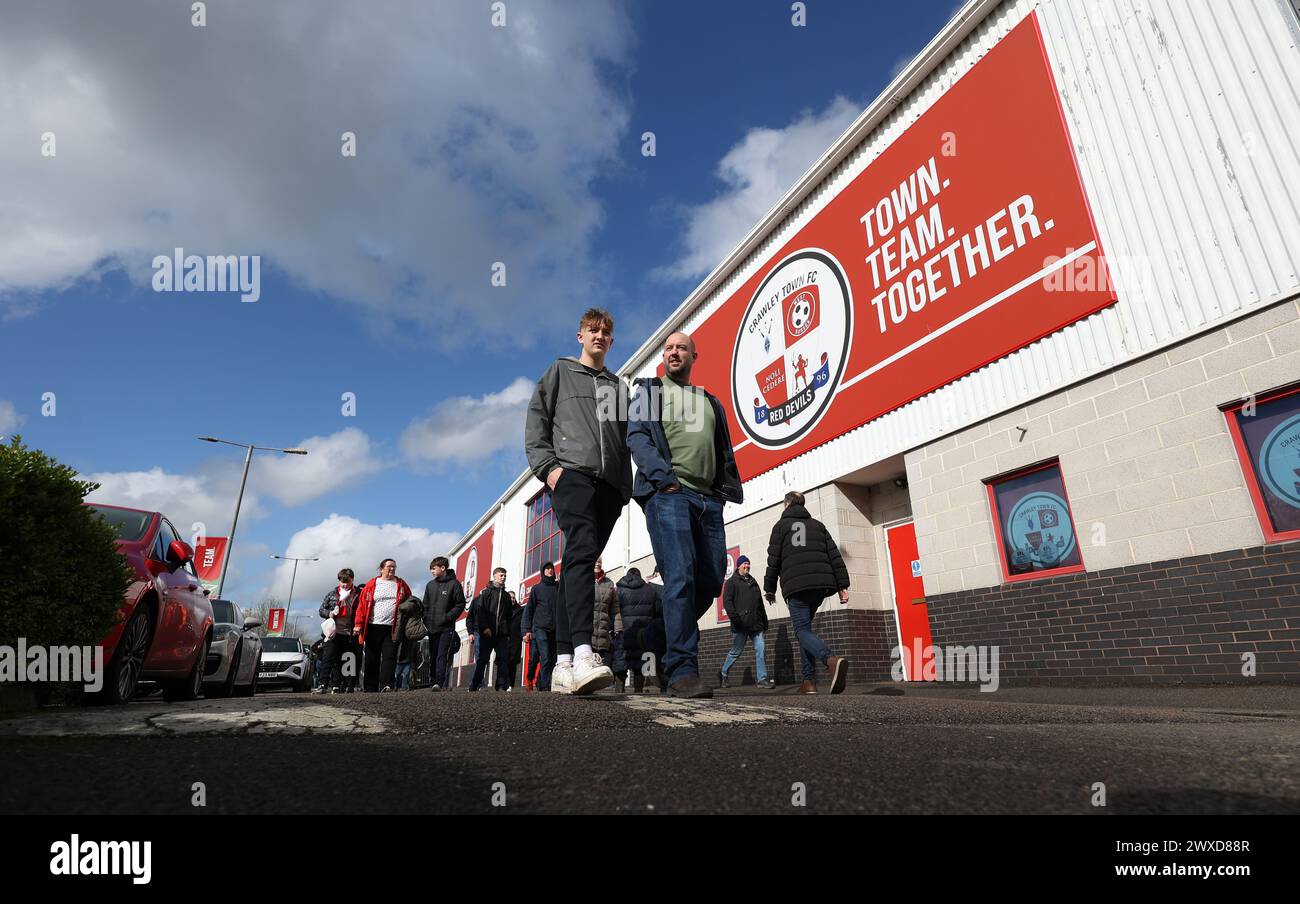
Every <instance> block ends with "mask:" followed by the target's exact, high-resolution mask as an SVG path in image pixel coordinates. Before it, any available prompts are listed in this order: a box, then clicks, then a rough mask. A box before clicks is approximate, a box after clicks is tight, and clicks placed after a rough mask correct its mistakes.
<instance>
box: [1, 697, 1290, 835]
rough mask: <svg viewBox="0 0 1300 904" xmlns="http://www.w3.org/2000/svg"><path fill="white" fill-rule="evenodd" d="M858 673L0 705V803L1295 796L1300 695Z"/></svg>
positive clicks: (980, 806) (1086, 802)
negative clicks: (573, 689) (845, 680)
mask: <svg viewBox="0 0 1300 904" xmlns="http://www.w3.org/2000/svg"><path fill="white" fill-rule="evenodd" d="M788 690H789V689H787V691H788ZM851 690H854V691H856V692H855V693H850V694H845V695H843V696H837V697H831V696H828V695H823V696H817V697H799V696H795V695H793V694H791V693H788V692H786V693H781V692H777V693H772V692H761V691H758V690H757V689H752V688H751V689H740V690H736V691H730V692H724V694H722V695H719V696H718V697H716V698H715V699H714V700H711V701H675V700H669V699H666V698H661V697H659V696H658V695H646V696H641V697H633V696H631V695H625V696H621V697H620V696H614V695H612V694H610V693H609V692H603V693H602V694H600V695H597V696H594V697H588V698H572V697H564V696H560V695H555V694H526V693H519V692H512V693H510V694H505V693H496V692H480V693H478V694H469V693H467V692H465V691H452V692H439V693H434V692H431V691H426V690H421V691H413V692H410V693H389V694H366V695H361V694H351V695H346V696H329V695H323V696H309V695H305V694H291V693H272V694H264V695H259V696H258V697H257V698H255V699H253V700H237V701H236V700H200V701H197V702H195V703H190V704H168V703H164V702H162V701H161V700H157V699H156V698H150V699H146V700H143V701H139V702H136V703H133V704H131V705H130V706H126V707H119V708H116V709H105V708H85V709H81V708H77V709H61V710H45V711H42V712H40V713H36V714H29V715H22V716H17V717H8V718H4V719H0V749H3V750H4V769H3V770H0V773H2V774H0V812H4V813H10V814H13V813H54V814H73V813H76V814H81V813H192V812H195V811H196V809H197V808H196V807H195V806H194V805H193V798H194V796H195V790H194V783H196V782H202V783H203V786H204V793H205V796H206V807H205V811H206V812H218V813H256V814H264V813H266V814H269V813H286V814H289V813H306V814H325V813H338V812H348V811H349V805H348V803H347V801H349V800H350V801H351V802H352V803H351V805H350V808H351V811H352V812H383V813H423V814H429V815H436V814H454V813H479V812H482V813H487V812H503V811H504V812H507V813H556V812H563V813H794V814H800V813H945V814H946V813H977V814H987V813H1079V814H1128V813H1165V814H1170V813H1179V814H1182V813H1188V814H1202V813H1300V768H1297V765H1298V762H1297V757H1298V754H1297V751H1300V688H1290V687H1285V688H1278V687H1272V688H1270V687H1258V688H1210V689H1115V690H1110V691H1105V690H1098V691H1093V690H1077V691H1072V690H1053V689H1039V688H1026V689H1020V690H1015V689H1010V688H1004V689H1003V690H1001V691H999V692H997V693H993V694H982V693H979V692H977V691H974V690H969V691H962V690H954V689H947V688H926V689H920V690H914V689H909V690H908V691H907V692H906V693H905V694H903V695H901V696H900V695H888V694H887V693H886V692H888V691H893V690H894V689H893V688H875V687H866V688H856V689H851ZM1096 782H1103V783H1104V784H1105V794H1106V805H1105V806H1104V807H1098V806H1094V805H1093V800H1094V798H1095V796H1096V792H1095V790H1094V783H1096ZM800 800H802V804H803V805H802V806H800V805H798V803H799V802H800ZM376 802H379V803H378V804H377V803H376ZM494 802H495V803H496V804H501V803H504V806H494Z"/></svg>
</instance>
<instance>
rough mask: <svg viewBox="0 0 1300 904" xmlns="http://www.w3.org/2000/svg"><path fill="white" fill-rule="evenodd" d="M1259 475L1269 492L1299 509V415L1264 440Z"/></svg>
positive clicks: (1260, 455)
mask: <svg viewBox="0 0 1300 904" xmlns="http://www.w3.org/2000/svg"><path fill="white" fill-rule="evenodd" d="M1259 473H1260V476H1261V477H1262V478H1263V479H1264V484H1265V486H1267V487H1268V489H1269V492H1271V493H1272V494H1273V495H1274V496H1276V497H1277V498H1279V499H1281V500H1282V501H1283V502H1286V503H1287V504H1288V505H1290V506H1291V507H1292V508H1300V414H1297V415H1295V416H1294V417H1292V418H1290V419H1289V420H1285V421H1283V422H1282V423H1280V424H1278V425H1277V426H1276V427H1274V428H1273V432H1271V433H1270V434H1269V435H1268V438H1267V439H1265V440H1264V445H1263V446H1261V447H1260V450H1259Z"/></svg>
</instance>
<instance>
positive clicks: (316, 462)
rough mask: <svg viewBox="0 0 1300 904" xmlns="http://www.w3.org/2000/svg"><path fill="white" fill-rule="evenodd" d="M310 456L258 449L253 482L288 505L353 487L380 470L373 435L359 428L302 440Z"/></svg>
mask: <svg viewBox="0 0 1300 904" xmlns="http://www.w3.org/2000/svg"><path fill="white" fill-rule="evenodd" d="M298 447H299V448H303V449H306V450H307V454H306V455H283V454H280V453H276V452H258V453H255V454H254V458H255V459H256V461H255V462H254V464H253V468H252V469H251V470H252V472H253V473H254V474H255V475H256V477H255V478H254V477H251V476H250V478H249V482H250V483H252V484H254V485H255V486H257V487H258V488H259V489H260V490H261V492H262V493H264V494H266V495H267V496H270V497H272V498H274V499H276V500H278V501H279V502H282V503H283V504H285V505H289V506H295V505H302V504H303V503H304V502H310V501H311V500H312V499H317V498H319V497H321V496H324V495H325V494H326V493H331V492H333V491H334V490H337V489H341V488H342V489H346V488H349V487H351V486H352V485H353V484H355V483H356V482H358V481H359V480H362V479H364V478H365V477H368V476H369V475H371V474H374V473H375V472H376V471H379V470H380V469H381V468H382V467H383V464H382V463H381V462H380V461H379V460H378V459H377V458H376V457H375V456H374V455H373V454H372V453H371V448H370V437H368V436H367V435H366V434H365V432H364V431H363V430H360V429H359V428H357V427H348V428H347V429H345V430H340V431H339V432H338V433H334V434H332V435H330V436H309V437H307V438H306V439H304V440H303V441H302V442H300V443H298Z"/></svg>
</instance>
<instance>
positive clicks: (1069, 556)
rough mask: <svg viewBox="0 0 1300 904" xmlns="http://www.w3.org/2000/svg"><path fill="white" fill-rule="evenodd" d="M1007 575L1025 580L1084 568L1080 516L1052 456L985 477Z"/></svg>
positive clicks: (1000, 552) (1010, 577)
mask: <svg viewBox="0 0 1300 904" xmlns="http://www.w3.org/2000/svg"><path fill="white" fill-rule="evenodd" d="M985 484H986V486H987V488H988V494H989V508H990V509H991V511H992V513H993V523H994V524H995V525H996V526H997V534H998V537H997V539H998V542H997V547H998V555H999V558H1000V559H1001V562H1002V577H1003V579H1004V580H1007V581H1024V580H1029V579H1032V578H1042V577H1050V576H1052V575H1058V574H1070V573H1071V572H1076V571H1083V556H1082V554H1081V553H1080V551H1079V539H1078V533H1077V532H1076V530H1075V527H1074V516H1073V515H1071V514H1070V500H1069V498H1068V497H1067V496H1066V494H1065V481H1064V480H1063V479H1062V478H1061V464H1060V462H1059V461H1056V460H1052V461H1049V462H1044V463H1042V464H1037V465H1031V466H1030V467H1028V468H1023V469H1021V470H1019V471H1013V472H1011V473H1010V474H1003V475H1001V476H999V477H992V478H989V479H988V480H986V481H985Z"/></svg>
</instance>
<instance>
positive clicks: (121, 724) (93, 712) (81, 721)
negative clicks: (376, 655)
mask: <svg viewBox="0 0 1300 904" xmlns="http://www.w3.org/2000/svg"><path fill="white" fill-rule="evenodd" d="M186 706H187V708H181V706H180V705H171V704H167V705H163V704H158V705H149V704H143V705H142V704H138V703H136V704H130V705H127V706H118V707H112V708H107V709H78V710H70V711H67V712H63V713H58V714H51V715H41V716H36V717H34V718H26V719H8V720H5V721H3V722H0V735H22V736H27V737H33V736H35V737H141V736H146V737H167V736H173V737H174V736H179V735H187V736H188V735H209V734H217V735H232V734H294V735H298V734H379V733H382V732H385V731H388V730H390V729H389V727H388V724H387V723H386V722H385V721H384V720H383V719H381V718H379V717H378V716H372V715H367V714H365V713H360V712H356V711H352V710H348V709H344V708H343V707H339V706H328V705H325V704H321V703H298V702H297V701H295V702H293V703H291V704H288V705H286V704H285V703H283V702H280V701H273V700H267V701H265V702H262V701H260V700H259V701H239V702H235V701H230V700H219V701H215V700H214V701H203V702H201V703H197V704H187V705H186Z"/></svg>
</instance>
